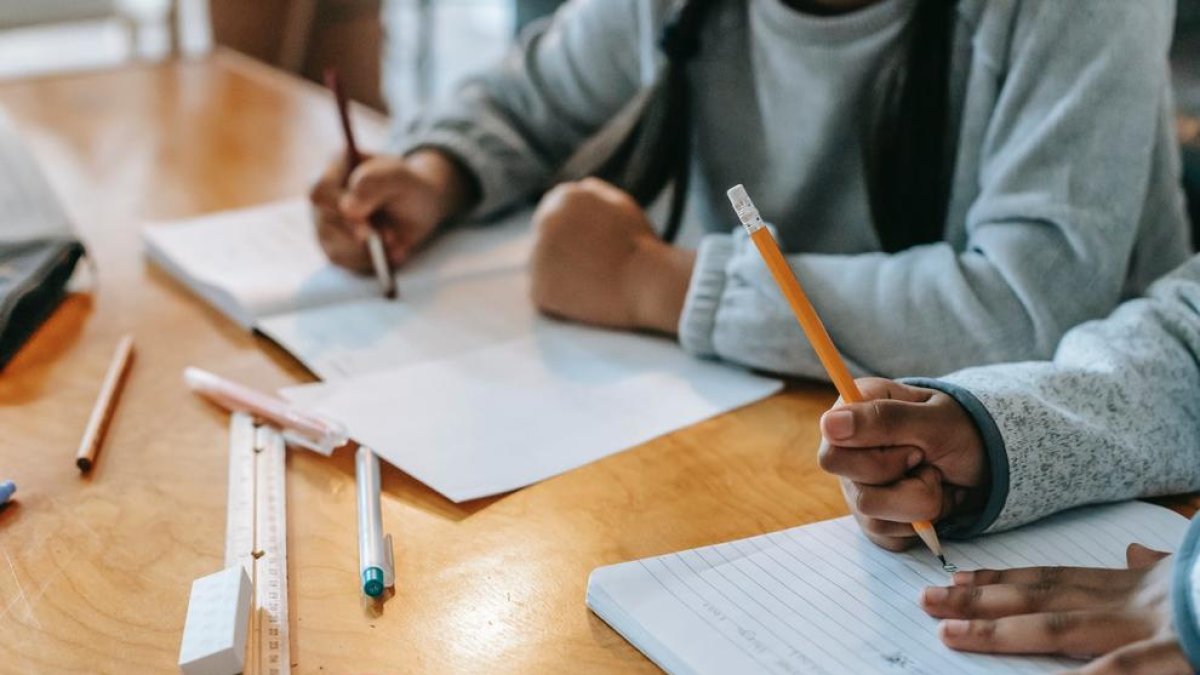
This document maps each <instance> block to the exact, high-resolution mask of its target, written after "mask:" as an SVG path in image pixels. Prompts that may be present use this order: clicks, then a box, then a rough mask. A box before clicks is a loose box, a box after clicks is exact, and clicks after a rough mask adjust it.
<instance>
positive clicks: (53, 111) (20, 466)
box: [0, 53, 846, 673]
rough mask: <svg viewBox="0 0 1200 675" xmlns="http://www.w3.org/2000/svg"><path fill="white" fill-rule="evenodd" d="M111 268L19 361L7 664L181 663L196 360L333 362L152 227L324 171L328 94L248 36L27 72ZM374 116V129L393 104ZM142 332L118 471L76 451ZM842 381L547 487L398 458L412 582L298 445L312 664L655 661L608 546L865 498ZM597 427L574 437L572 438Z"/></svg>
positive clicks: (7, 524) (15, 103)
mask: <svg viewBox="0 0 1200 675" xmlns="http://www.w3.org/2000/svg"><path fill="white" fill-rule="evenodd" d="M0 105H2V106H4V107H5V108H7V109H8V111H9V113H10V114H11V115H13V116H14V117H15V118H16V120H17V123H18V124H19V125H20V126H21V127H22V128H23V129H24V130H25V131H26V136H27V138H28V139H29V140H30V141H31V142H32V144H33V146H34V148H35V151H36V153H37V154H38V155H39V157H40V159H41V160H42V162H43V163H44V165H45V166H46V167H47V169H48V171H49V173H50V174H51V178H52V180H53V182H54V184H55V185H56V187H57V188H58V190H59V192H60V193H61V194H62V196H63V198H64V200H65V201H66V203H67V204H68V206H69V208H70V210H71V212H72V213H73V215H74V217H75V219H76V221H77V223H78V225H79V228H80V230H81V232H82V233H83V235H84V237H85V238H86V240H87V242H88V244H89V247H90V249H91V252H92V256H93V259H94V260H95V262H96V264H97V267H98V271H99V279H98V289H97V291H96V292H95V293H94V294H92V295H91V296H86V295H77V296H74V297H72V298H71V299H70V300H69V301H68V302H67V303H66V305H65V306H64V307H63V308H62V309H61V310H60V311H59V312H58V313H57V314H55V315H54V317H53V318H52V319H51V320H50V322H49V323H48V324H47V325H46V326H45V327H44V328H43V329H42V330H41V331H39V333H38V334H37V335H36V336H35V337H34V339H33V340H32V341H31V343H30V344H29V345H28V346H27V347H26V348H25V349H24V351H22V352H21V353H20V355H19V356H18V358H17V359H16V361H15V362H14V363H13V364H12V365H11V366H10V367H9V369H8V370H7V371H6V372H5V373H4V374H3V375H2V376H0V430H3V433H0V478H9V477H11V478H13V479H15V480H16V481H17V482H18V484H19V486H20V492H19V493H18V497H19V500H20V501H19V502H18V503H17V504H15V505H12V506H10V507H9V508H7V509H4V510H3V511H0V554H2V555H3V564H0V671H4V672H20V673H72V672H74V673H99V672H103V673H143V672H168V671H172V670H173V669H174V665H175V663H176V658H177V654H178V649H179V639H180V634H181V630H182V626H183V619H184V614H185V610H186V604H187V597H188V591H189V586H190V583H191V580H192V579H193V578H195V577H198V576H201V575H204V574H208V573H210V572H213V571H216V570H218V569H219V568H220V567H221V565H222V556H223V545H224V527H225V485H226V470H227V457H228V445H227V426H228V425H227V418H226V416H225V415H224V414H222V413H221V412H219V411H217V410H216V409H214V408H212V407H210V406H208V405H206V404H205V403H203V402H201V401H200V400H198V399H196V398H195V397H193V396H191V395H190V394H189V393H188V392H187V391H186V390H185V389H184V387H183V386H182V384H181V381H180V373H181V371H182V369H183V368H184V366H186V365H189V364H196V365H201V366H203V367H206V368H211V369H213V370H216V371H218V372H221V373H225V374H231V375H236V377H237V378H238V379H240V380H243V381H246V382H252V383H254V384H256V385H257V386H259V387H261V388H263V389H272V388H274V387H277V386H281V385H285V384H290V383H294V382H298V381H307V380H309V379H311V378H310V376H309V375H308V374H307V373H306V372H305V371H304V370H303V369H302V368H301V367H300V366H299V365H298V364H296V363H295V362H294V361H292V360H291V359H290V358H289V357H287V356H286V355H284V354H282V353H281V352H279V351H278V350H275V349H273V348H272V347H270V345H268V344H266V343H265V342H262V341H259V340H256V339H254V338H252V337H251V336H250V335H248V334H246V333H244V332H242V331H240V330H238V329H237V328H236V327H235V326H234V325H233V324H232V323H230V322H229V321H227V320H225V319H224V318H223V317H221V316H220V315H218V314H217V313H215V312H214V311H212V310H210V309H209V308H208V307H207V306H206V305H204V304H202V303H201V302H199V301H198V300H196V299H195V298H194V297H192V296H191V295H189V294H188V293H187V292H185V291H184V290H183V288H182V287H180V286H179V285H178V284H176V283H174V282H173V281H172V280H171V279H169V278H168V277H166V276H165V275H164V274H162V273H160V272H159V271H157V270H156V269H154V268H150V267H148V266H147V265H146V263H145V262H144V261H143V260H142V258H141V253H140V252H141V246H140V243H139V239H138V231H139V227H140V224H141V223H142V222H143V221H145V220H147V219H165V218H176V217H182V216H188V215H193V214H200V213H204V212H208V211H213V210H217V209H224V208H234V207H241V206H246V205H250V204H255V203H259V202H263V201H266V200H271V199H276V198H282V197H287V196H293V195H296V194H299V193H302V192H303V191H304V190H305V189H306V186H307V185H308V182H309V180H310V179H311V178H312V177H313V176H314V175H316V173H317V172H318V170H319V169H320V167H321V166H322V165H323V163H324V162H325V160H326V159H327V158H328V157H330V156H331V155H332V154H333V153H335V152H336V151H337V149H338V148H339V146H340V141H339V136H338V130H337V127H336V122H335V119H334V116H333V112H332V108H331V105H330V102H329V100H328V96H327V95H326V94H325V93H324V92H322V91H321V90H319V89H316V88H315V87H312V86H310V85H307V84H304V83H301V82H300V81H298V80H293V79H291V78H289V77H287V76H283V75H280V74H277V73H274V72H272V71H269V70H267V69H265V68H264V67H261V66H257V65H255V64H254V63H252V62H249V61H247V60H245V59H243V58H240V57H236V56H234V55H232V54H229V53H218V54H216V55H214V56H212V57H211V58H209V59H207V60H205V61H202V62H192V63H186V62H185V63H178V64H173V65H161V66H146V67H140V68H132V69H127V70H122V71H116V72H104V73H96V74H89V75H78V76H70V77H60V78H53V79H45V80H38V81H30V82H17V83H9V84H3V85H0ZM358 112H359V113H360V120H359V121H360V122H361V123H362V124H363V125H365V126H366V127H367V128H364V131H365V132H368V133H365V134H364V136H367V137H370V136H371V135H372V133H374V135H375V137H376V138H378V136H379V134H380V132H381V131H382V121H381V120H379V119H377V118H372V117H369V116H368V115H365V114H363V113H362V111H358ZM127 331H129V332H133V333H134V334H135V335H136V337H137V341H138V355H137V360H136V361H135V364H134V367H133V370H132V372H131V375H130V379H129V382H128V387H127V389H126V392H125V396H124V399H123V401H122V403H121V406H120V408H119V410H118V413H117V415H116V417H115V419H114V422H113V425H112V428H111V430H110V433H109V437H108V441H107V443H106V445H105V447H104V449H103V451H102V453H101V455H100V458H99V461H98V465H97V468H96V469H95V471H94V472H93V473H92V474H91V475H90V476H88V477H81V476H80V474H79V472H78V471H77V470H76V468H75V464H74V452H75V447H76V444H77V443H78V441H79V435H80V432H81V430H82V428H83V426H84V423H85V421H86V419H87V416H88V413H89V410H90V407H91V405H92V401H93V398H94V396H95V394H96V390H97V387H98V385H99V381H100V378H101V377H102V375H103V373H104V370H105V368H106V366H107V363H108V359H109V356H110V354H111V352H112V349H113V346H114V344H115V343H116V341H117V339H118V338H119V336H120V335H121V334H123V333H125V332H127ZM833 398H834V396H833V393H832V392H831V391H830V390H828V389H826V388H824V387H817V386H808V387H806V386H795V387H792V388H790V389H789V390H788V391H787V392H786V393H784V394H782V395H779V396H776V397H773V398H771V399H770V400H767V401H765V402H762V403H759V404H757V405H753V406H750V407H748V408H745V409H743V410H740V411H738V412H735V413H733V414H729V415H724V416H722V417H719V418H716V419H713V420H710V421H708V422H705V423H702V424H699V425H696V426H694V427H691V428H689V429H685V430H683V431H680V432H677V433H674V434H671V435H670V436H667V437H665V438H662V439H660V440H657V441H654V442H652V443H648V444H645V445H643V446H640V447H637V448H634V449H632V450H630V451H628V452H624V453H621V454H619V455H617V456H614V457H610V458H608V459H605V460H602V461H600V462H596V463H595V464H591V465H589V466H586V467H583V468H581V469H578V470H575V471H572V472H570V473H569V474H567V475H564V476H561V477H559V478H555V479H553V480H549V481H546V482H544V483H541V484H539V485H535V486H533V487H530V488H528V489H525V490H521V491H519V492H516V493H513V494H509V495H506V496H502V497H499V498H494V499H487V500H480V501H476V502H472V503H469V504H465V505H455V504H452V503H450V502H448V501H447V500H445V499H443V498H442V497H440V496H438V495H437V494H435V493H434V492H432V491H431V490H429V489H428V488H426V487H424V486H423V485H421V484H419V483H417V482H416V481H414V480H413V479H411V478H409V477H407V476H405V475H404V474H402V473H400V472H399V471H397V470H395V469H392V468H390V467H385V470H384V485H383V487H384V493H385V494H384V522H385V526H386V527H387V529H388V530H390V531H391V532H393V533H395V535H396V540H397V552H396V554H397V560H396V563H397V570H396V572H397V578H398V584H397V590H398V592H397V594H396V596H395V597H393V598H391V599H390V600H389V601H388V602H387V603H386V604H385V605H383V608H382V611H380V612H374V611H372V610H371V609H370V608H369V607H368V606H367V605H365V604H364V602H363V599H362V595H361V593H360V592H359V590H358V559H357V555H358V552H357V551H358V550H357V534H356V529H355V528H356V520H355V504H354V468H353V457H352V454H351V453H349V452H346V451H341V452H339V453H337V454H336V455H335V456H334V457H332V458H328V459H327V458H323V457H319V456H316V455H313V454H309V453H306V452H303V451H294V452H292V453H291V454H290V457H289V460H288V462H289V466H288V499H289V503H288V527H289V530H288V533H289V544H288V545H289V556H290V558H289V563H290V570H289V576H290V592H291V597H290V603H291V608H292V610H291V631H292V632H291V634H292V642H293V644H292V656H293V661H294V663H295V665H296V666H297V668H296V670H297V672H301V673H318V672H328V673H349V672H520V673H526V672H561V671H568V670H572V671H574V670H583V671H599V670H604V671H620V672H637V671H651V670H653V667H652V666H651V665H650V663H649V662H648V661H646V660H645V659H644V658H643V657H642V656H641V655H639V654H638V653H637V652H636V651H635V650H634V649H632V648H631V647H630V646H629V645H628V644H626V643H625V642H624V641H623V640H622V639H621V638H620V637H618V636H617V635H616V634H615V633H614V632H613V631H611V630H610V629H609V628H608V627H607V626H606V625H605V624H604V623H602V622H601V621H600V620H599V619H597V618H596V617H594V616H593V615H591V614H590V613H589V612H588V610H587V608H586V607H585V605H584V591H585V588H586V582H587V576H588V573H589V572H590V571H591V570H592V569H594V568H595V567H597V566H600V565H605V564H608V563H614V562H619V561H624V560H629V559H633V558H639V557H643V556H649V555H655V554H660V553H666V552H670V551H675V550H678V549H683V548H689V547H694V546H700V545H703V544H710V543H714V542H719V541H724V540H729V539H734V538H738V537H745V536H750V535H755V534H760V533H762V532H766V531H771V530H776V529H780V528H784V527H788V526H792V525H796V524H800V523H805V522H809V521H814V520H819V519H824V518H830V517H834V516H839V515H842V514H844V513H845V512H846V509H845V506H844V505H843V503H842V499H841V496H840V493H839V491H838V489H837V485H836V483H835V482H834V480H833V479H831V478H830V477H829V476H826V475H825V474H823V473H822V472H821V471H820V470H819V469H818V467H817V464H816V460H815V452H814V450H815V448H816V446H817V441H818V435H817V428H816V420H817V418H818V416H819V414H820V413H821V412H822V411H823V410H825V408H826V407H827V406H828V405H829V404H830V403H831V402H832V400H833ZM569 442H570V439H564V443H569Z"/></svg>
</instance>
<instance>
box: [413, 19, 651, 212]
mask: <svg viewBox="0 0 1200 675" xmlns="http://www.w3.org/2000/svg"><path fill="white" fill-rule="evenodd" d="M640 1H642V0H575V1H574V2H571V3H569V4H567V5H566V6H565V7H563V8H562V9H561V10H560V11H559V12H558V13H557V14H556V15H555V16H554V18H553V19H552V21H551V22H550V23H549V24H547V25H543V26H541V27H538V28H535V29H533V30H530V31H527V32H526V33H525V34H524V36H523V39H522V41H521V44H519V45H517V46H516V47H514V48H513V49H512V50H511V51H510V53H509V55H508V56H507V57H506V58H505V60H504V61H503V63H501V64H500V65H499V66H497V67H495V68H492V69H491V70H488V71H486V72H484V73H482V74H480V75H478V76H476V77H473V78H471V79H468V80H467V81H466V82H465V83H464V84H463V85H461V87H460V88H459V90H458V91H457V93H456V94H455V95H454V96H451V97H449V98H447V99H446V100H445V101H443V102H441V103H440V104H438V105H436V106H434V107H432V108H431V109H429V110H428V111H426V112H425V113H424V114H422V116H421V118H420V119H418V120H417V122H416V123H415V124H414V125H413V127H412V128H411V129H408V130H406V131H404V132H403V133H401V134H400V135H398V137H397V138H396V139H394V141H393V142H392V144H391V148H390V149H391V150H392V151H395V152H399V153H407V152H411V151H413V150H415V149H417V148H422V147H434V148H438V149H440V150H442V151H444V152H447V153H449V154H450V155H452V156H453V157H454V158H455V159H457V160H458V161H459V162H460V163H461V164H462V165H463V166H464V167H466V168H467V169H468V170H469V171H470V172H471V173H472V174H473V175H474V177H475V179H476V180H477V182H478V186H479V189H480V194H481V202H480V203H479V204H478V205H477V207H476V209H475V211H474V212H473V213H472V214H470V216H471V217H476V218H485V217H487V216H489V215H492V214H494V213H496V212H497V211H500V210H503V209H504V208H506V207H508V206H511V205H513V204H516V203H518V202H519V201H523V200H525V199H527V198H529V197H530V196H532V195H533V194H535V193H536V192H537V191H539V190H541V189H544V188H545V187H546V184H547V182H548V181H549V180H550V178H551V176H552V175H553V173H554V172H555V170H556V169H557V168H558V167H559V166H560V165H561V164H562V163H563V162H564V161H565V160H566V159H567V158H568V157H569V156H570V155H571V153H572V152H573V151H574V150H575V149H576V147H578V146H579V145H580V144H582V143H583V141H585V140H586V139H587V138H589V137H590V136H591V135H592V134H593V133H595V132H596V131H597V130H599V129H600V127H601V126H603V124H604V122H606V121H607V120H609V119H610V118H612V117H613V116H614V115H616V113H617V112H618V111H620V110H621V108H622V107H623V106H624V104H625V103H627V102H628V101H630V100H631V99H632V98H633V97H634V96H635V95H636V94H637V92H638V91H639V89H640V87H641V72H640V63H641V62H640V60H639V36H640V34H641V32H640V22H639V2H640Z"/></svg>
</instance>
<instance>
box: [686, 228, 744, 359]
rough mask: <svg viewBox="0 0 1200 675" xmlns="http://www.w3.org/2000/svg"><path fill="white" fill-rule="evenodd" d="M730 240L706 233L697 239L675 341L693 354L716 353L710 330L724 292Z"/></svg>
mask: <svg viewBox="0 0 1200 675" xmlns="http://www.w3.org/2000/svg"><path fill="white" fill-rule="evenodd" d="M733 248H734V247H733V239H732V237H730V236H729V235H726V234H710V235H708V236H706V237H704V239H702V240H701V241H700V248H699V249H697V251H696V265H695V267H693V268H692V281H691V283H690V284H689V285H688V291H687V297H686V298H685V299H684V301H683V313H682V314H680V316H679V344H680V345H682V346H683V349H684V351H686V352H688V353H689V354H692V355H693V356H700V357H710V356H716V355H717V351H716V347H715V346H714V345H713V332H714V331H715V329H716V326H717V308H718V307H720V305H721V295H722V294H723V293H724V292H725V279H726V275H725V270H726V268H727V267H728V265H729V260H730V258H732V257H733Z"/></svg>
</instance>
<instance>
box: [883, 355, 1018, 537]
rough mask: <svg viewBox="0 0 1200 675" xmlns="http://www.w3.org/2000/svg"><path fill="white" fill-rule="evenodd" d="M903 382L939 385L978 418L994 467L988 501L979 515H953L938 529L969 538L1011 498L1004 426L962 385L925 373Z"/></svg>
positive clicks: (992, 520) (988, 523)
mask: <svg viewBox="0 0 1200 675" xmlns="http://www.w3.org/2000/svg"><path fill="white" fill-rule="evenodd" d="M902 382H904V383H905V384H911V385H912V386H914V387H925V388H926V389H935V390H937V391H940V392H942V393H943V394H946V395H947V396H950V397H952V398H953V399H954V400H955V401H957V402H958V404H959V405H960V406H962V407H963V410H966V411H967V414H968V415H970V416H971V420H972V421H973V422H975V428H976V429H978V430H979V436H980V437H981V438H982V439H983V447H984V452H986V453H987V457H988V468H989V469H990V470H991V485H990V486H989V487H988V497H987V502H986V503H985V504H984V507H983V511H981V512H980V514H979V515H978V516H973V517H960V518H951V519H949V520H947V521H946V522H944V523H938V532H940V533H941V534H943V535H945V536H946V537H948V538H951V539H969V538H971V537H974V536H977V535H980V534H983V533H984V532H985V531H987V529H988V528H989V527H991V526H992V523H995V522H996V519H997V518H999V517H1000V513H1001V511H1003V510H1004V505H1005V503H1007V501H1008V479H1009V474H1008V451H1007V449H1005V447H1004V437H1003V436H1002V435H1001V434H1000V428H999V427H997V426H996V420H994V419H992V414H991V413H989V412H988V410H987V408H986V407H984V405H983V403H981V402H980V401H979V399H977V398H975V395H974V394H972V393H971V392H969V391H967V390H966V389H964V388H962V387H960V386H958V385H955V384H951V383H949V382H946V381H944V380H934V379H929V378H921V377H914V378H906V379H904V380H902Z"/></svg>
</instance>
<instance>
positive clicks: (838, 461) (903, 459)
mask: <svg viewBox="0 0 1200 675" xmlns="http://www.w3.org/2000/svg"><path fill="white" fill-rule="evenodd" d="M923 458H924V454H923V453H922V452H921V449H920V448H917V447H914V446H899V447H890V448H865V449H864V448H844V447H841V446H836V445H829V444H825V445H822V446H821V450H820V453H819V454H818V455H817V461H818V462H819V463H820V465H821V468H822V469H824V470H825V471H827V472H829V473H832V474H834V475H836V476H841V477H842V478H846V479H849V480H852V481H854V482H856V483H863V484H865V485H886V484H888V483H894V482H896V481H898V480H900V479H901V478H903V477H904V476H905V474H907V473H908V472H909V471H911V470H912V469H914V468H916V467H917V465H918V464H920V463H921V461H922V460H923Z"/></svg>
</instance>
